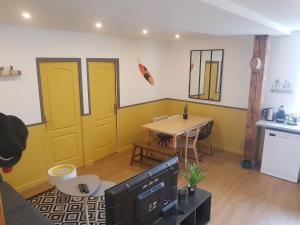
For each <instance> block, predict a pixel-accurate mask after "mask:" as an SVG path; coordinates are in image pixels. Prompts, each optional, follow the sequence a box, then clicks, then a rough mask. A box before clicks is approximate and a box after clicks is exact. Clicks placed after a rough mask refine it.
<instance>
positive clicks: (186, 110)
mask: <svg viewBox="0 0 300 225" xmlns="http://www.w3.org/2000/svg"><path fill="white" fill-rule="evenodd" d="M182 116H183V119H185V120H186V119H187V118H188V117H189V106H188V104H187V103H186V104H185V106H184V108H183V115H182Z"/></svg>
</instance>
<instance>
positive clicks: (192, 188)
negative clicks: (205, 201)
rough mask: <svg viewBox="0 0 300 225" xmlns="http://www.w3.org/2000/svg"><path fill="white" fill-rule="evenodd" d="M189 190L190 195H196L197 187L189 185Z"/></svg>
mask: <svg viewBox="0 0 300 225" xmlns="http://www.w3.org/2000/svg"><path fill="white" fill-rule="evenodd" d="M188 191H189V195H190V196H191V195H194V194H195V191H196V187H190V186H189V187H188Z"/></svg>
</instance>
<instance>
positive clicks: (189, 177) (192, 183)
mask: <svg viewBox="0 0 300 225" xmlns="http://www.w3.org/2000/svg"><path fill="white" fill-rule="evenodd" d="M186 166H187V168H186V171H185V172H184V171H183V170H181V171H180V173H181V175H182V176H183V177H184V178H185V180H186V181H187V183H188V191H189V195H194V194H195V188H196V186H197V184H198V183H200V182H201V181H203V179H204V177H205V173H204V171H203V170H202V169H201V168H200V167H198V166H197V165H196V164H195V163H193V164H190V163H187V164H186Z"/></svg>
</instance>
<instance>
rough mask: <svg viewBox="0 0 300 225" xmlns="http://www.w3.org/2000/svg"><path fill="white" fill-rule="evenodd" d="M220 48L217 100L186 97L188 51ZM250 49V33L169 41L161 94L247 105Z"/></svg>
mask: <svg viewBox="0 0 300 225" xmlns="http://www.w3.org/2000/svg"><path fill="white" fill-rule="evenodd" d="M201 49H224V66H223V75H222V87H221V101H220V102H213V101H206V100H195V99H189V98H188V94H189V93H188V87H189V66H190V50H201ZM252 51H253V37H252V36H235V37H234V36H231V37H216V38H208V39H198V40H193V41H184V40H179V41H176V42H172V44H171V45H170V46H169V50H168V51H167V54H168V60H169V62H168V65H169V66H168V70H167V73H168V83H167V86H166V87H167V89H166V90H165V94H166V96H167V97H169V98H177V99H182V100H191V101H195V102H203V103H208V104H217V105H223V106H229V107H236V108H245V109H247V108H248V95H249V85H250V75H251V70H250V66H249V62H250V59H251V57H252Z"/></svg>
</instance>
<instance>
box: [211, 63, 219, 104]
mask: <svg viewBox="0 0 300 225" xmlns="http://www.w3.org/2000/svg"><path fill="white" fill-rule="evenodd" d="M218 66H219V63H218V62H212V63H211V71H210V89H209V91H210V93H209V97H210V100H214V101H219V100H220V93H219V92H217V90H218V88H217V87H218V71H219V68H218Z"/></svg>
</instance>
